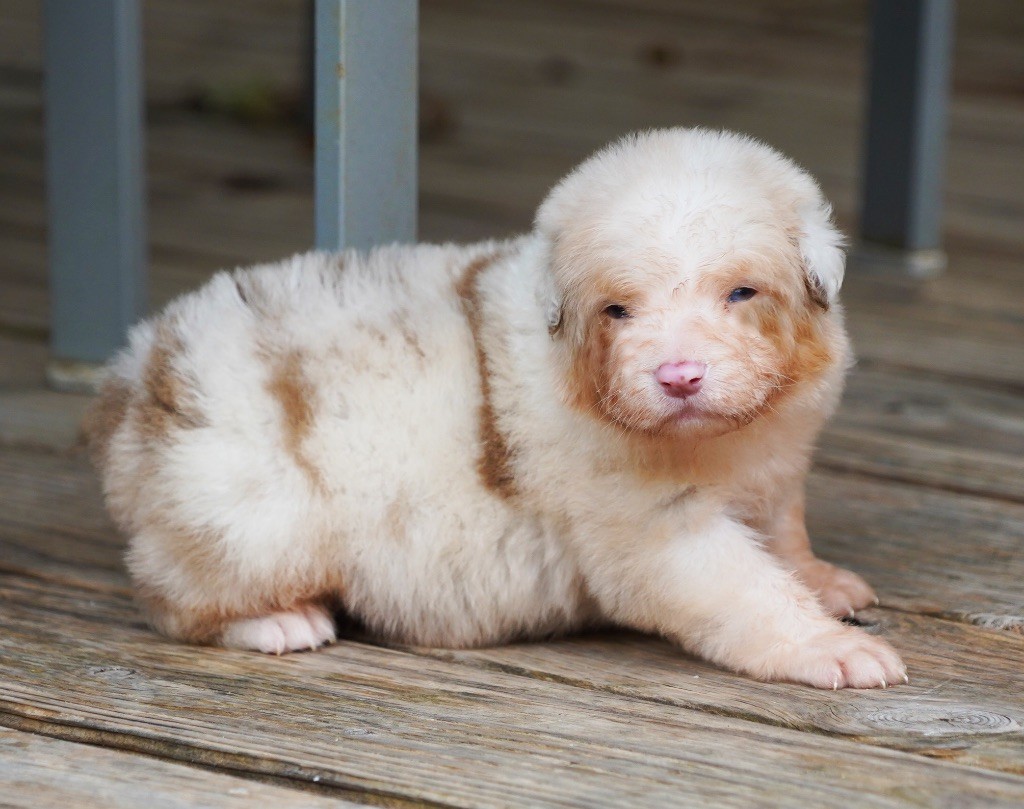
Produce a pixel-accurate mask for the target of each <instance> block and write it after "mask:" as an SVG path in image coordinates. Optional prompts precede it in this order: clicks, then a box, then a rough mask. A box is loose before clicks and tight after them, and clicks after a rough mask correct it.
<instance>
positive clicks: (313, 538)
mask: <svg viewBox="0 0 1024 809" xmlns="http://www.w3.org/2000/svg"><path fill="white" fill-rule="evenodd" d="M843 268H844V256H843V252H842V249H841V237H840V235H839V233H838V232H837V231H836V229H835V227H834V226H833V224H832V221H831V209H830V207H829V205H828V204H827V203H826V201H825V200H824V199H823V198H822V195H821V192H820V190H819V189H818V187H817V185H816V184H815V182H814V181H813V180H812V179H811V178H810V177H809V176H808V175H807V174H805V173H804V172H803V171H801V170H800V169H799V168H798V167H797V166H795V165H794V164H793V163H792V162H790V161H789V160H787V159H786V158H784V157H783V156H781V155H780V154H778V153H777V152H775V151H773V150H772V149H770V148H768V147H766V146H764V145H762V144H760V143H758V142H756V141H754V140H751V139H749V138H746V137H743V136H740V135H735V134H730V133H725V132H712V131H706V130H693V129H691V130H686V129H671V130H664V131H655V132H648V133H644V134H640V135H634V136H630V137H627V138H625V139H624V140H622V141H620V142H618V143H616V144H614V145H612V146H610V147H608V148H606V149H604V150H603V151H600V152H598V153H597V154H596V155H594V156H593V157H591V158H590V159H589V160H587V161H586V162H585V163H583V165H581V166H580V167H579V168H577V169H576V170H575V171H573V172H572V173H571V174H569V176H567V177H566V178H565V179H563V180H562V181H561V182H560V183H559V184H558V185H557V186H555V188H554V190H553V191H552V192H551V194H550V195H549V196H548V198H547V200H546V201H545V202H544V203H543V205H542V206H541V208H540V211H539V213H538V214H537V218H536V223H535V227H534V229H533V231H532V232H530V233H529V234H527V235H525V236H522V237H520V238H516V239H512V240H510V241H505V242H488V243H483V244H476V245H470V246H456V245H443V246H432V245H418V246H405V247H397V246H393V247H384V248H380V249H377V250H373V251H371V252H369V253H357V252H344V253H340V254H326V253H309V254H306V255H300V256H296V257H294V258H291V259H289V260H287V261H283V262H281V263H278V264H273V265H264V266H258V267H253V268H250V269H242V270H236V271H234V272H225V273H221V274H219V275H217V276H216V277H214V278H213V279H212V280H211V281H210V282H209V283H208V284H207V285H206V286H204V287H203V288H202V289H200V290H199V291H197V292H194V293H192V294H189V295H186V296H184V297H182V298H179V299H178V300H176V301H174V302H173V303H172V304H171V305H170V306H168V307H167V308H166V310H164V311H163V312H162V313H161V314H159V315H157V316H156V317H154V318H152V319H150V320H148V321H146V322H143V323H141V324H140V325H139V326H137V327H136V328H135V329H134V330H133V331H132V333H131V337H130V345H129V347H128V348H127V349H126V350H125V351H124V352H122V353H121V354H120V355H119V356H118V357H117V358H116V360H115V361H114V362H113V363H112V365H111V368H110V374H109V378H108V381H107V382H106V385H105V387H104V389H103V393H102V396H101V398H100V400H99V402H98V404H97V406H96V407H95V409H94V410H93V412H92V414H91V417H90V420H89V423H88V432H89V433H90V435H91V439H92V443H93V447H94V449H95V455H96V458H97V461H98V464H99V467H100V469H101V471H102V475H103V480H104V484H105V491H106V495H107V499H108V503H109V507H110V510H111V512H112V513H113V515H114V517H115V518H116V520H117V521H118V523H119V524H120V526H121V527H122V528H123V530H124V531H125V532H126V533H127V534H128V535H129V537H130V546H129V551H128V565H129V568H130V570H131V575H132V577H133V579H134V581H135V584H136V587H137V592H138V596H139V600H140V602H141V604H142V605H143V607H144V608H145V610H146V611H147V613H148V615H149V618H150V620H151V621H152V623H153V625H154V626H155V627H156V628H157V629H159V630H160V631H162V632H164V633H166V634H167V635H169V636H170V637H172V638H178V639H181V640H186V641H192V642H196V643H212V644H221V645H224V646H232V647H238V648H243V649H256V650H260V651H264V652H274V653H281V652H286V651H291V650H299V649H313V648H316V647H318V646H321V645H323V644H325V643H329V642H330V641H331V640H333V639H334V637H335V624H334V621H335V616H336V614H337V611H338V610H343V611H344V612H345V613H348V614H350V615H351V616H353V617H355V618H357V619H358V620H360V621H361V622H362V623H363V624H365V625H366V627H368V628H369V630H370V631H371V632H373V633H376V634H377V635H378V636H379V637H382V638H385V639H391V640H395V641H402V642H407V643H414V644H423V645H438V646H462V647H465V646H479V645H483V644H496V643H502V642H504V641H509V640H512V639H516V638H528V637H538V636H546V635H549V634H551V633H556V632H566V631H571V630H574V629H578V628H581V627H585V626H593V625H595V624H617V625H621V626H627V627H633V628H635V629H639V630H642V631H645V632H652V633H658V634H661V635H663V636H665V637H667V638H670V639H671V640H672V641H674V642H676V643H678V644H679V645H680V646H681V647H683V648H684V649H686V650H688V651H690V652H692V653H694V654H697V655H700V656H702V657H704V658H707V659H708V660H711V661H713V662H715V663H717V664H719V665H722V666H725V667H727V668H730V669H733V670H735V671H740V672H745V673H747V674H749V675H751V676H753V677H757V678H760V679H764V680H791V681H797V682H802V683H809V684H811V685H813V686H817V687H819V688H842V687H855V688H870V687H876V686H878V687H884V686H886V685H889V684H893V683H897V682H903V681H904V680H905V679H906V671H905V668H904V666H903V664H902V663H901V662H900V659H899V658H898V657H897V655H896V653H895V652H894V651H893V650H892V649H891V647H890V646H889V645H888V644H886V643H885V642H884V641H882V640H880V639H879V638H877V637H872V636H869V635H867V634H865V633H863V632H862V631H860V630H859V629H856V628H854V627H852V626H847V625H844V624H843V623H841V622H840V621H838V620H836V616H843V615H847V614H852V612H853V611H854V610H856V609H859V608H861V607H863V606H866V605H868V604H871V603H875V601H876V599H875V596H874V593H873V592H872V591H871V589H870V587H868V585H867V584H865V583H864V581H862V580H861V579H860V578H859V577H858V576H856V575H854V574H853V573H850V572H848V571H844V570H841V569H838V568H836V567H833V566H832V565H829V564H827V563H826V562H823V561H821V560H819V559H817V558H815V557H814V555H813V554H812V552H811V548H810V543H809V541H808V537H807V531H806V529H805V526H804V478H805V476H806V475H807V471H808V466H809V462H810V456H811V450H812V446H813V444H814V441H815V437H816V435H817V433H818V431H819V430H820V428H821V426H822V424H823V422H824V421H825V419H826V418H827V417H828V416H829V414H830V413H831V412H832V410H833V409H834V408H835V406H836V403H837V401H838V400H839V396H840V390H841V388H842V383H843V375H844V372H845V369H846V368H847V366H848V364H849V361H850V350H849V346H848V343H847V338H846V334H845V332H844V329H843V317H842V310H841V308H840V306H839V302H838V297H837V296H838V293H839V287H840V283H841V281H842V277H843Z"/></svg>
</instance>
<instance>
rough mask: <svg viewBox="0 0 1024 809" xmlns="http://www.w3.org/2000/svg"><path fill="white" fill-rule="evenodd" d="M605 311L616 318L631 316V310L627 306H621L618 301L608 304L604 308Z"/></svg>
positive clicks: (621, 318)
mask: <svg viewBox="0 0 1024 809" xmlns="http://www.w3.org/2000/svg"><path fill="white" fill-rule="evenodd" d="M604 313H605V314H606V315H608V317H611V318H614V319H615V320H623V319H624V318H627V317H629V311H628V310H627V309H626V307H625V306H619V304H617V303H613V304H612V305H611V306H606V307H605V308H604Z"/></svg>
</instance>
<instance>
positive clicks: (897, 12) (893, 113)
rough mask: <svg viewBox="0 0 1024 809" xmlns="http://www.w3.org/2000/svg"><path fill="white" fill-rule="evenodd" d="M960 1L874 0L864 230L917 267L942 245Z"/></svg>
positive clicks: (924, 267)
mask: <svg viewBox="0 0 1024 809" xmlns="http://www.w3.org/2000/svg"><path fill="white" fill-rule="evenodd" d="M954 17H955V7H954V0H899V2H894V0H875V2H874V4H873V11H872V19H871V38H872V42H871V51H870V60H871V64H870V80H869V109H868V120H867V139H866V148H865V160H864V186H863V193H862V205H861V236H862V238H863V240H864V241H865V242H866V243H867V244H868V245H871V244H876V245H882V246H884V247H888V248H890V250H891V249H892V248H895V249H896V250H898V251H900V252H899V254H896V253H894V255H902V263H904V264H905V266H906V267H907V268H908V269H909V270H911V271H912V272H914V271H916V272H918V273H927V272H929V271H932V272H934V271H937V270H939V269H941V267H942V266H943V264H944V256H943V253H942V249H941V247H942V244H941V224H942V192H943V183H944V179H945V156H946V129H947V108H948V98H949V72H950V62H951V53H952V43H953V23H954Z"/></svg>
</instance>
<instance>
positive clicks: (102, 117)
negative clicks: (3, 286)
mask: <svg viewBox="0 0 1024 809" xmlns="http://www.w3.org/2000/svg"><path fill="white" fill-rule="evenodd" d="M44 15H45V105H46V144H47V149H46V156H47V160H46V179H47V191H48V200H49V264H50V307H51V309H50V311H51V315H50V321H51V338H50V345H51V350H52V356H53V361H52V362H51V366H50V378H51V381H52V382H53V383H54V384H56V385H57V386H63V387H69V386H70V387H74V386H76V383H78V382H83V383H87V381H88V379H87V376H88V374H87V371H88V364H90V363H98V362H102V361H103V360H105V359H107V358H108V357H109V356H110V355H111V354H112V353H113V352H114V351H115V350H116V349H117V348H118V347H119V346H120V345H122V344H123V343H124V338H125V331H126V330H127V328H128V326H129V325H130V324H131V323H133V322H134V321H135V320H137V319H138V318H139V316H140V315H142V314H143V312H144V309H145V304H146V283H145V282H146V277H145V263H146V251H145V244H146V239H145V227H144V206H145V198H144V191H143V130H142V121H143V107H142V87H141V75H142V64H141V63H142V59H141V52H142V49H141V31H140V16H139V3H138V0H90V2H88V3H83V2H75V1H74V0H46V2H45V5H44ZM81 366H84V367H81ZM83 373H84V374H85V377H83Z"/></svg>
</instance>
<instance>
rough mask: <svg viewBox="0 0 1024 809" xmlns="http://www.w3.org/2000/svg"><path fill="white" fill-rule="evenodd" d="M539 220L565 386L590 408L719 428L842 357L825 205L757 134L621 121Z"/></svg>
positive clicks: (609, 414) (657, 427)
mask: <svg viewBox="0 0 1024 809" xmlns="http://www.w3.org/2000/svg"><path fill="white" fill-rule="evenodd" d="M536 224H537V231H538V232H539V233H540V234H541V236H542V238H544V240H545V241H546V243H547V245H548V248H549V250H550V272H551V274H550V278H549V281H550V290H548V291H547V297H548V298H549V304H548V305H549V310H550V312H551V318H550V325H551V330H552V333H553V339H554V340H555V342H556V345H557V346H558V352H559V355H560V356H561V358H562V361H563V362H564V364H565V376H564V378H565V380H566V383H565V384H566V395H567V397H568V399H569V400H570V401H571V402H572V403H573V404H574V405H575V406H577V407H579V408H581V409H584V410H586V411H588V412H590V413H592V414H593V415H594V416H595V417H597V418H600V419H602V420H604V421H610V422H613V423H615V424H618V425H619V426H621V427H623V428H626V429H627V430H630V431H636V432H639V433H661V432H663V431H675V432H679V431H683V432H689V433H701V434H707V433H712V434H721V433H724V432H728V431H730V430H733V429H738V428H740V427H742V426H744V425H746V424H748V423H750V422H751V421H754V420H755V419H758V418H760V417H762V416H764V415H765V414H767V413H771V412H775V411H776V410H777V409H778V408H779V407H780V406H781V405H782V404H783V403H784V402H785V401H786V400H787V399H792V398H793V397H798V396H803V397H804V398H807V397H815V396H818V395H819V391H818V388H819V387H820V384H819V383H820V382H821V381H822V380H824V379H826V378H833V377H836V376H837V375H836V374H835V373H834V372H835V371H836V369H837V368H840V367H842V366H844V365H845V362H846V352H847V348H846V341H845V336H844V332H843V328H842V319H841V314H840V313H839V310H838V300H837V296H838V292H839V287H840V285H841V283H842V277H843V269H844V256H843V252H842V249H841V245H842V238H841V236H840V234H839V233H838V232H837V231H836V229H835V228H834V226H833V225H832V222H831V208H830V207H829V205H828V204H827V203H826V202H825V200H824V199H823V197H822V195H821V192H820V190H819V189H818V186H817V185H816V183H815V182H814V181H813V180H812V179H811V178H810V177H809V176H808V175H807V174H806V173H804V172H803V171H801V170H800V169H799V168H798V167H797V166H796V165H794V164H793V163H792V162H790V161H789V160H787V159H786V158H784V157H783V156H782V155H780V154H779V153H777V152H775V151H773V150H772V149H770V148H768V147H766V146H764V145H762V144H760V143H757V142H756V141H753V140H750V139H748V138H745V137H742V136H739V135H735V134H730V133H722V132H711V131H706V130H683V129H672V130H663V131H656V132H651V133H646V134H642V135H634V136H631V137H629V138H626V139H625V140H623V141H620V142H619V143H617V144H615V145H613V146H611V147H609V148H607V149H605V150H603V151H601V152H599V153H597V154H596V155H594V156H593V157H591V158H590V159H589V160H587V161H586V162H585V163H583V164H582V165H581V166H580V167H579V168H577V169H576V170H575V171H574V172H572V173H571V174H570V175H569V176H567V177H566V178H565V179H564V180H562V182H561V183H559V185H557V186H556V187H555V189H554V190H553V191H552V192H551V194H550V195H549V197H548V199H547V200H546V201H545V202H544V204H543V205H542V206H541V209H540V211H539V213H538V215H537V223H536Z"/></svg>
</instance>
